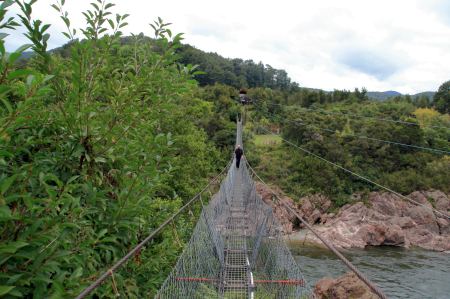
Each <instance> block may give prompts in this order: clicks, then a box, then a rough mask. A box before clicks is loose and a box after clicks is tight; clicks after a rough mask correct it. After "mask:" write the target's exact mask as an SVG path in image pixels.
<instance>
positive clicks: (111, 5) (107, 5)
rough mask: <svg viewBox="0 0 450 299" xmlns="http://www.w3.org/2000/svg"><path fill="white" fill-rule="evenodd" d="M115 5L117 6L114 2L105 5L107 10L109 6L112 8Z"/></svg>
mask: <svg viewBox="0 0 450 299" xmlns="http://www.w3.org/2000/svg"><path fill="white" fill-rule="evenodd" d="M113 6H115V4H113V3H108V4H106V5H105V10H106V9H108V8H110V7H113Z"/></svg>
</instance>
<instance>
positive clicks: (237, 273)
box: [155, 122, 311, 299]
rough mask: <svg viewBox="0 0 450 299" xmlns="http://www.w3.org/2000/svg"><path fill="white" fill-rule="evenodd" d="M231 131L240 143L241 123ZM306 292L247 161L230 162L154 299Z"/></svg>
mask: <svg viewBox="0 0 450 299" xmlns="http://www.w3.org/2000/svg"><path fill="white" fill-rule="evenodd" d="M236 133H237V134H236V144H240V145H241V146H242V123H241V122H238V123H237V132H236ZM244 159H245V158H244ZM310 294H311V291H310V289H309V288H308V287H307V284H306V283H305V281H304V277H303V275H302V273H301V271H300V269H299V267H298V265H297V264H296V262H295V260H294V258H293V257H292V255H291V253H290V251H289V249H288V248H287V246H286V244H285V243H284V240H283V238H282V234H281V229H280V225H279V223H278V222H277V220H276V219H275V217H274V215H273V212H272V209H271V207H270V206H269V205H267V204H266V203H264V201H263V200H262V199H261V197H260V196H259V195H258V194H257V192H256V188H255V183H254V181H253V179H252V177H251V175H250V174H249V171H248V169H247V166H246V163H241V167H240V168H239V169H237V168H236V167H235V161H233V164H232V166H231V167H230V169H229V170H228V174H227V176H226V178H225V179H224V180H223V181H222V183H221V186H220V190H219V191H218V192H217V193H216V194H215V195H214V196H213V198H212V199H211V201H210V202H209V204H208V205H206V206H203V210H202V213H201V217H200V219H199V221H198V223H197V225H196V227H195V229H194V232H193V235H192V237H191V240H190V241H189V243H188V245H187V246H186V248H185V249H184V251H183V253H182V255H181V256H180V258H179V259H178V262H177V264H176V266H175V267H174V269H173V270H172V272H171V273H170V275H169V277H168V278H167V279H166V281H165V282H164V284H163V286H162V287H161V289H160V291H159V293H158V294H157V295H156V297H155V298H161V299H165V298H170V299H172V298H180V299H181V298H227V299H231V298H252V299H253V298H309V297H310V296H311V295H310Z"/></svg>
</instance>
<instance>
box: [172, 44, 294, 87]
mask: <svg viewBox="0 0 450 299" xmlns="http://www.w3.org/2000/svg"><path fill="white" fill-rule="evenodd" d="M178 53H179V55H180V61H181V62H183V63H185V64H195V65H198V66H199V69H200V70H201V71H203V72H204V74H199V75H197V76H195V78H196V79H197V80H198V82H199V83H200V85H202V86H204V85H212V84H215V83H222V84H225V85H229V86H232V87H235V88H242V87H246V88H247V87H269V88H273V89H283V90H296V89H298V87H299V86H298V84H297V83H295V82H291V79H290V78H289V76H288V74H287V73H286V71H285V70H280V69H275V68H273V67H271V66H270V65H268V64H266V65H264V64H263V63H262V62H259V63H255V62H254V61H253V60H242V59H239V58H235V59H229V58H224V57H222V56H220V55H218V54H217V53H205V52H203V51H201V50H199V49H197V48H195V47H192V46H190V45H184V46H183V47H181V48H180V49H179V50H178Z"/></svg>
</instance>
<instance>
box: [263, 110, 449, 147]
mask: <svg viewBox="0 0 450 299" xmlns="http://www.w3.org/2000/svg"><path fill="white" fill-rule="evenodd" d="M268 113H269V114H270V115H271V116H274V117H277V116H276V115H275V114H273V113H270V112H268ZM278 120H281V121H286V122H289V123H293V124H296V125H299V126H305V127H311V128H315V129H316V130H320V131H325V132H331V133H336V131H335V130H331V129H327V128H320V127H318V126H314V125H311V124H307V123H304V122H297V121H294V120H288V119H281V118H279V117H278ZM347 136H349V137H355V138H360V139H367V140H372V141H378V142H383V143H388V144H393V145H398V146H404V147H411V148H415V149H419V150H426V151H430V152H433V153H438V154H444V155H450V151H447V150H442V149H435V148H431V147H425V146H419V145H414V144H407V143H401V142H397V141H391V140H384V139H378V138H374V137H368V136H364V135H356V134H350V135H347Z"/></svg>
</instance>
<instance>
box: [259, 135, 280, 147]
mask: <svg viewBox="0 0 450 299" xmlns="http://www.w3.org/2000/svg"><path fill="white" fill-rule="evenodd" d="M280 143H281V137H280V136H276V135H255V145H256V146H258V147H263V146H269V145H278V144H280Z"/></svg>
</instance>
